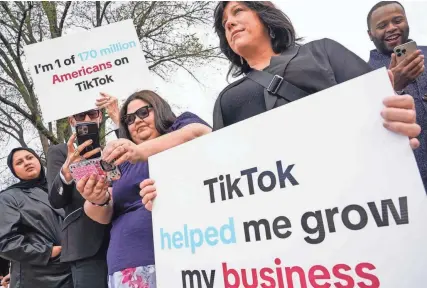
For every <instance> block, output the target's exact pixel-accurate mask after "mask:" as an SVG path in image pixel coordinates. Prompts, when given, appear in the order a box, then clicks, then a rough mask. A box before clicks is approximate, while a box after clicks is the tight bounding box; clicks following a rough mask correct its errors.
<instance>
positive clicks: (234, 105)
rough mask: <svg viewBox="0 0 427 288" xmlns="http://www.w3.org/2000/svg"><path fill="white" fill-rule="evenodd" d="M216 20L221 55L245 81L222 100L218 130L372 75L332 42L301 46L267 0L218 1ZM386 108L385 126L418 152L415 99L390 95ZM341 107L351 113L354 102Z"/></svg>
mask: <svg viewBox="0 0 427 288" xmlns="http://www.w3.org/2000/svg"><path fill="white" fill-rule="evenodd" d="M214 17H215V31H216V33H217V34H218V37H219V41H220V48H221V51H222V52H223V53H224V55H225V56H226V57H227V58H228V59H229V60H230V62H231V67H230V71H229V74H232V76H234V77H236V76H240V75H244V76H245V77H242V78H241V79H239V80H237V81H235V82H234V83H232V84H230V85H229V86H228V87H226V88H225V89H224V90H223V91H222V92H221V94H220V95H219V96H218V99H217V101H216V103H215V108H214V115H213V118H214V119H213V130H214V131H215V130H219V129H221V128H224V127H227V126H230V125H233V124H235V123H237V122H240V121H243V120H245V119H248V118H250V117H253V116H256V115H259V114H261V113H263V112H266V111H268V110H270V109H273V108H276V107H279V106H281V105H284V104H287V103H289V102H292V101H295V100H298V99H300V98H302V97H305V96H308V95H310V94H313V93H316V92H318V91H322V90H324V89H327V88H330V87H332V86H334V85H336V84H340V83H343V82H345V81H348V80H350V79H353V78H356V77H358V76H361V75H363V74H366V73H368V72H370V71H371V70H372V69H371V67H370V66H369V65H368V64H367V63H366V62H365V61H363V60H362V59H360V58H359V57H358V56H357V55H355V54H354V53H352V52H351V51H349V50H348V49H346V48H345V47H344V46H342V45H341V44H339V43H337V42H335V41H333V40H330V39H322V40H317V41H313V42H310V43H307V44H305V45H300V44H298V39H297V37H296V33H295V30H294V27H293V26H292V23H291V21H290V20H289V19H288V17H287V16H286V15H285V14H284V13H283V12H282V11H280V10H279V9H277V8H276V7H275V6H274V5H273V4H272V3H271V2H269V1H242V2H240V1H239V2H234V1H230V2H228V1H220V2H219V3H218V6H217V7H216V9H215V15H214ZM389 74H390V73H389ZM392 82H393V81H392ZM384 104H385V108H384V110H383V111H382V114H381V115H382V116H383V118H384V127H385V128H387V129H389V130H391V131H393V132H396V133H400V134H403V135H405V136H409V137H410V138H412V139H411V140H410V144H411V147H412V148H416V147H418V146H419V144H420V143H419V141H418V139H416V138H415V137H417V136H418V135H419V134H420V131H421V127H420V126H419V125H418V124H416V123H415V106H414V99H413V97H412V96H410V95H399V96H396V95H390V97H387V98H386V99H384ZM339 108H340V109H351V103H349V106H348V107H339ZM360 112H361V116H362V117H363V111H360ZM380 112H381V111H378V113H380ZM337 121H341V119H337ZM337 133H339V131H337Z"/></svg>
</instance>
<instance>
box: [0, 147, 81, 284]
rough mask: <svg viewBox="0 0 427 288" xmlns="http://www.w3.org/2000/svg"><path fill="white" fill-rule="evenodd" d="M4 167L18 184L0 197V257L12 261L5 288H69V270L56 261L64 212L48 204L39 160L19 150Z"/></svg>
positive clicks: (12, 154) (14, 150) (14, 151)
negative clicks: (8, 287) (8, 280)
mask: <svg viewBox="0 0 427 288" xmlns="http://www.w3.org/2000/svg"><path fill="white" fill-rule="evenodd" d="M7 165H8V167H9V169H10V171H11V172H12V174H13V175H14V176H15V177H16V178H17V179H19V182H18V183H16V184H14V185H12V186H10V187H8V188H7V189H6V190H4V191H1V192H0V257H2V258H4V259H7V260H10V261H11V269H10V275H9V277H10V278H9V279H10V287H13V288H27V287H43V288H72V287H73V280H72V277H71V267H70V265H69V264H67V263H61V262H60V260H59V258H60V254H61V250H62V245H63V244H62V243H61V237H60V235H61V229H62V223H63V220H64V210H63V209H55V208H54V207H52V205H51V204H50V203H49V200H48V194H47V181H46V177H45V171H44V168H43V166H42V163H41V160H40V157H39V156H38V155H37V154H36V153H35V152H34V150H32V149H30V148H23V147H19V148H15V149H12V151H11V152H10V153H9V156H8V158H7ZM6 280H7V279H4V281H3V282H6Z"/></svg>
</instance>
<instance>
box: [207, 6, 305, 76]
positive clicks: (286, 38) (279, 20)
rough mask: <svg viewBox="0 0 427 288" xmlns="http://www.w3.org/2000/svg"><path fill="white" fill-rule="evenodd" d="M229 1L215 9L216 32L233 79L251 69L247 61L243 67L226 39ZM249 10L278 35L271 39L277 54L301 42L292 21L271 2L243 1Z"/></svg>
mask: <svg viewBox="0 0 427 288" xmlns="http://www.w3.org/2000/svg"><path fill="white" fill-rule="evenodd" d="M228 2H229V1H220V2H219V3H218V5H217V6H216V8H215V12H214V18H215V24H214V27H215V32H216V34H218V37H219V47H220V49H221V51H222V53H224V55H225V56H226V57H227V58H228V60H230V61H231V65H230V69H229V70H228V73H227V78H228V76H229V75H230V74H231V75H232V76H233V77H237V76H240V75H242V74H243V73H247V72H249V70H250V67H249V65H248V63H247V62H246V61H243V65H242V63H241V62H240V56H239V55H237V54H236V53H234V51H233V50H232V49H231V47H230V46H229V45H228V42H227V38H226V37H225V29H224V27H223V26H222V16H223V14H224V9H225V7H226V6H227V4H228ZM240 3H243V4H244V5H246V6H247V7H248V8H249V9H251V10H253V11H255V12H256V13H257V14H258V17H259V18H260V19H261V21H262V23H263V24H264V25H265V27H267V28H268V29H271V30H272V32H274V34H275V35H276V37H275V38H274V39H271V45H272V47H273V51H274V52H275V53H282V52H283V51H285V50H286V49H287V48H289V47H292V46H294V45H295V44H296V42H297V41H299V40H301V39H299V38H296V33H295V29H294V27H293V26H292V23H291V20H289V18H288V16H286V14H285V13H283V12H282V11H281V10H280V9H277V8H276V7H275V6H274V4H273V3H272V2H270V1H242V2H240Z"/></svg>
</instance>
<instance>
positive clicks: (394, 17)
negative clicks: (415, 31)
mask: <svg viewBox="0 0 427 288" xmlns="http://www.w3.org/2000/svg"><path fill="white" fill-rule="evenodd" d="M368 33H369V37H370V38H371V40H372V42H374V45H375V47H377V49H378V50H379V51H380V52H382V53H385V54H390V53H392V52H393V49H394V47H396V46H398V45H401V44H403V43H406V42H408V38H409V25H408V21H407V19H406V14H405V11H404V10H403V8H402V6H400V5H399V4H389V5H385V6H383V7H380V8H378V9H377V10H375V11H374V12H373V13H372V15H371V20H370V30H369V32H368Z"/></svg>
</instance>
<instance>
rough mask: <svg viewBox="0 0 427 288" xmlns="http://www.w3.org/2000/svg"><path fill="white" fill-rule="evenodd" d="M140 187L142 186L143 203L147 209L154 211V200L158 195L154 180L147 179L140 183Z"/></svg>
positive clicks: (140, 193)
mask: <svg viewBox="0 0 427 288" xmlns="http://www.w3.org/2000/svg"><path fill="white" fill-rule="evenodd" d="M139 188H141V191H140V192H139V195H140V196H141V197H142V204H144V206H145V209H147V210H148V211H152V210H153V200H154V198H156V196H157V190H156V187H155V186H154V180H152V179H145V180H144V181H142V182H141V184H139Z"/></svg>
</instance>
